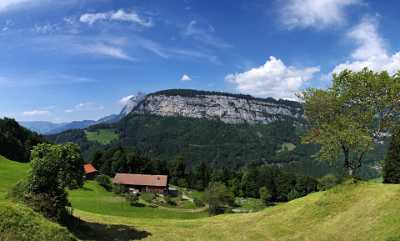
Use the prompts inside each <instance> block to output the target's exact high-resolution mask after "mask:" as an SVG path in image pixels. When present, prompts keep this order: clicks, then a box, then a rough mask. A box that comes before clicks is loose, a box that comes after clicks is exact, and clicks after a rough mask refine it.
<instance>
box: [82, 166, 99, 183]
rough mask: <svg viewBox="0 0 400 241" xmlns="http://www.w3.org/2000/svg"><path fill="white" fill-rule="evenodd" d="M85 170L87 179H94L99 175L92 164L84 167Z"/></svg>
mask: <svg viewBox="0 0 400 241" xmlns="http://www.w3.org/2000/svg"><path fill="white" fill-rule="evenodd" d="M83 170H84V171H85V178H86V179H94V178H95V177H96V176H97V174H98V171H97V170H96V168H94V166H93V165H92V164H85V165H83Z"/></svg>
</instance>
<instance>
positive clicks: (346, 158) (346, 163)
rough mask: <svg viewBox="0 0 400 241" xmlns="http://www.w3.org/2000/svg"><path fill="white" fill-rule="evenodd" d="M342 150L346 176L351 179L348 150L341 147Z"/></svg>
mask: <svg viewBox="0 0 400 241" xmlns="http://www.w3.org/2000/svg"><path fill="white" fill-rule="evenodd" d="M342 150H343V154H344V168H345V169H347V174H348V175H349V176H350V177H353V175H354V169H353V167H352V166H351V162H350V155H349V150H348V149H347V148H346V147H345V146H342Z"/></svg>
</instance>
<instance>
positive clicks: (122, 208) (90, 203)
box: [69, 181, 207, 219]
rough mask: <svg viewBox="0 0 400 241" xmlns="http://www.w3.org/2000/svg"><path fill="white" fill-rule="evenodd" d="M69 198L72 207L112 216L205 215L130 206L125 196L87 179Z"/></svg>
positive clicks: (202, 213) (188, 216) (188, 217)
mask: <svg viewBox="0 0 400 241" xmlns="http://www.w3.org/2000/svg"><path fill="white" fill-rule="evenodd" d="M69 200H70V201H71V203H72V206H73V207H74V209H79V210H83V211H87V212H92V213H98V214H105V215H112V216H122V217H133V218H147V219H148V218H151V219H158V218H172V219H195V218H201V217H206V216H207V214H206V212H189V211H180V210H170V209H164V208H152V207H132V206H130V205H129V203H128V202H127V201H126V200H125V198H123V197H121V196H118V195H116V194H114V193H112V192H107V191H106V190H105V189H104V188H103V187H101V186H100V185H98V184H97V183H96V182H94V181H87V182H86V183H85V186H84V187H83V188H81V189H78V190H72V191H70V192H69Z"/></svg>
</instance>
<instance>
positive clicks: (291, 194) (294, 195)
mask: <svg viewBox="0 0 400 241" xmlns="http://www.w3.org/2000/svg"><path fill="white" fill-rule="evenodd" d="M299 197H302V195H301V193H299V192H298V191H297V190H296V188H293V189H292V190H291V191H290V192H289V193H288V195H287V199H288V201H291V200H294V199H296V198H299Z"/></svg>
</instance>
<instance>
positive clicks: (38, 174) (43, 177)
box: [24, 143, 83, 222]
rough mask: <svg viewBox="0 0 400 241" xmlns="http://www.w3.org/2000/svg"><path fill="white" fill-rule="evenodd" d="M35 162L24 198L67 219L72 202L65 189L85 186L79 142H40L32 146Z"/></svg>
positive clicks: (59, 218)
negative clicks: (52, 143)
mask: <svg viewBox="0 0 400 241" xmlns="http://www.w3.org/2000/svg"><path fill="white" fill-rule="evenodd" d="M31 165H32V169H31V171H30V175H29V177H28V180H27V183H26V190H25V191H24V192H25V194H26V195H24V196H25V200H24V201H26V202H27V203H28V204H29V205H31V206H32V207H33V208H34V209H35V210H37V211H40V212H42V213H43V214H44V215H45V216H46V217H48V218H51V219H54V220H57V221H59V222H63V221H64V220H65V218H66V217H67V216H68V211H67V209H66V207H67V206H69V205H70V204H69V202H68V199H67V192H66V191H65V189H66V188H78V187H82V186H83V159H82V157H81V155H80V150H79V146H77V145H75V144H71V143H67V144H63V145H51V144H39V145H37V146H36V147H34V148H33V150H32V156H31Z"/></svg>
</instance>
